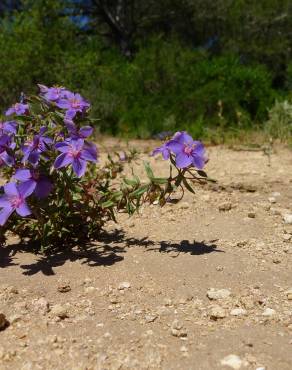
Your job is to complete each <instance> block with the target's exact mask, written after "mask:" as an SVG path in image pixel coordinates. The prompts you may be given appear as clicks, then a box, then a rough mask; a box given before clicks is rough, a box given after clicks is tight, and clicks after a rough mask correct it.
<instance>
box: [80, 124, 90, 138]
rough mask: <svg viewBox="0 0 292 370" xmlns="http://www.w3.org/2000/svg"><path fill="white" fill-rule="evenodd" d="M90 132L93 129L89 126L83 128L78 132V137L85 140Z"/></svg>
mask: <svg viewBox="0 0 292 370" xmlns="http://www.w3.org/2000/svg"><path fill="white" fill-rule="evenodd" d="M92 132H93V128H92V127H90V126H83V127H81V129H80V130H79V136H80V137H82V138H84V139H85V138H87V137H88V136H90V135H91V134H92Z"/></svg>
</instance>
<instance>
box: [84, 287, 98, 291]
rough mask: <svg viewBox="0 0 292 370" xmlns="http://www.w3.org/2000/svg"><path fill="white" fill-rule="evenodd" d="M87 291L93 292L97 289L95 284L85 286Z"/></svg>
mask: <svg viewBox="0 0 292 370" xmlns="http://www.w3.org/2000/svg"><path fill="white" fill-rule="evenodd" d="M84 291H85V293H93V292H95V291H96V288H95V287H94V286H87V287H85V288H84Z"/></svg>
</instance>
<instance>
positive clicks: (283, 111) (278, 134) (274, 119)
mask: <svg viewBox="0 0 292 370" xmlns="http://www.w3.org/2000/svg"><path fill="white" fill-rule="evenodd" d="M265 130H266V132H267V133H268V135H269V136H271V137H272V138H275V139H280V140H281V141H287V140H291V136H292V104H291V103H290V102H289V101H288V100H284V101H282V102H280V101H276V102H275V104H274V106H273V107H272V108H271V109H270V110H269V119H268V121H267V122H266V123H265Z"/></svg>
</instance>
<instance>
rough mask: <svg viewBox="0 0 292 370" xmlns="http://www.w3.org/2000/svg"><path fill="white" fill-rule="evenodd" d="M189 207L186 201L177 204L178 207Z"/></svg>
mask: <svg viewBox="0 0 292 370" xmlns="http://www.w3.org/2000/svg"><path fill="white" fill-rule="evenodd" d="M188 208H190V205H189V203H188V202H181V203H180V205H179V209H188Z"/></svg>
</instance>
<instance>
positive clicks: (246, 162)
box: [0, 144, 292, 370]
mask: <svg viewBox="0 0 292 370" xmlns="http://www.w3.org/2000/svg"><path fill="white" fill-rule="evenodd" d="M147 145H148V144H147ZM147 145H146V146H147ZM208 152H209V157H210V162H209V163H208V165H207V168H206V170H207V172H208V174H209V175H210V176H211V177H214V178H216V179H217V180H218V184H217V185H215V186H210V185H208V186H202V187H197V192H196V195H192V194H187V195H186V197H185V199H184V200H183V201H182V202H181V203H179V204H176V205H170V204H169V205H167V206H165V207H164V208H163V209H160V208H159V207H158V206H155V205H154V206H151V207H145V208H143V209H142V210H141V213H140V215H136V216H134V217H133V218H131V219H128V217H126V216H125V215H121V216H120V217H119V220H120V224H119V225H118V226H117V225H115V224H110V225H108V227H107V231H108V233H107V234H105V235H103V236H102V238H101V240H99V241H97V242H96V243H95V245H94V246H92V247H91V248H90V249H89V251H88V253H72V254H69V255H68V254H64V253H60V254H58V255H54V256H52V257H50V258H43V257H42V256H35V255H33V254H30V253H27V252H22V251H21V250H20V248H19V246H18V245H17V243H16V240H14V239H13V238H10V245H9V246H7V247H6V248H3V249H0V267H1V271H0V312H1V313H3V314H4V315H5V316H6V318H7V319H8V321H9V322H10V325H9V326H8V327H7V328H5V329H4V330H2V331H0V369H1V370H2V369H3V370H4V369H25V370H28V369H46V370H49V369H56V370H57V369H60V370H67V369H70V370H71V369H84V370H85V369H88V370H89V369H92V370H102V369H157V370H158V369H165V370H172V369H183V370H185V369H187V370H188V369H190V370H191V369H194V370H214V369H215V370H216V369H254V370H255V369H257V370H263V369H265V370H291V369H292V224H291V225H289V224H287V223H285V222H284V215H285V214H289V213H290V214H291V213H292V153H291V152H289V151H288V150H286V149H284V148H278V149H277V151H276V152H275V153H274V154H273V155H272V158H271V166H268V159H267V157H266V156H265V155H263V153H262V152H248V151H232V150H228V149H226V148H221V147H215V148H209V149H208ZM151 161H152V163H153V166H154V169H155V170H156V172H157V173H161V172H164V171H166V170H167V165H166V163H164V162H163V161H162V160H155V159H151ZM136 171H137V172H138V173H142V166H141V165H136ZM289 290H290V293H289ZM0 325H1V317H0Z"/></svg>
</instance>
